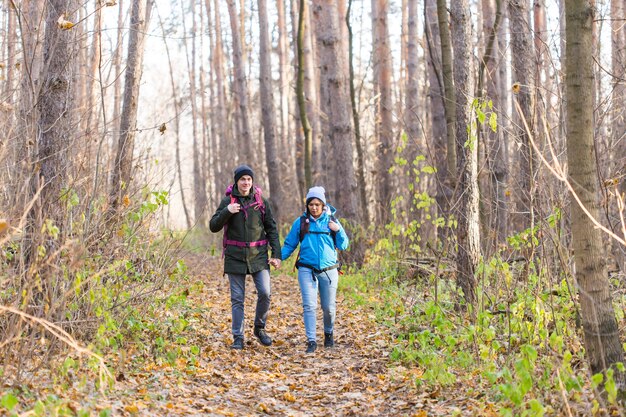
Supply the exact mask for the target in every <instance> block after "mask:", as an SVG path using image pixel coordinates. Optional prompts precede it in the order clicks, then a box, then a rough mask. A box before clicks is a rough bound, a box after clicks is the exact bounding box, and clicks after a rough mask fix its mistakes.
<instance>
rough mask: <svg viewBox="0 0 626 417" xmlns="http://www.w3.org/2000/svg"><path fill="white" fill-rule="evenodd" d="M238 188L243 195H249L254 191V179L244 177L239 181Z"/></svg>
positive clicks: (248, 176)
mask: <svg viewBox="0 0 626 417" xmlns="http://www.w3.org/2000/svg"><path fill="white" fill-rule="evenodd" d="M237 188H238V189H239V192H240V193H241V194H242V195H248V193H250V190H251V189H252V177H251V176H250V175H242V176H241V178H239V179H238V180H237Z"/></svg>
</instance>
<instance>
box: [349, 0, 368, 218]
mask: <svg viewBox="0 0 626 417" xmlns="http://www.w3.org/2000/svg"><path fill="white" fill-rule="evenodd" d="M351 10H352V0H349V1H348V10H347V12H346V26H347V28H348V67H349V69H350V104H351V107H352V121H353V124H354V144H355V146H356V160H357V167H356V170H357V176H358V180H359V184H365V151H364V149H363V138H362V137H361V121H360V117H359V109H358V103H357V100H356V87H355V85H354V83H355V79H354V59H353V57H354V51H353V40H354V35H353V33H352V25H350V12H351ZM359 202H360V203H361V207H362V208H363V220H365V221H368V220H369V219H370V213H369V210H368V207H369V204H367V192H366V190H365V187H359Z"/></svg>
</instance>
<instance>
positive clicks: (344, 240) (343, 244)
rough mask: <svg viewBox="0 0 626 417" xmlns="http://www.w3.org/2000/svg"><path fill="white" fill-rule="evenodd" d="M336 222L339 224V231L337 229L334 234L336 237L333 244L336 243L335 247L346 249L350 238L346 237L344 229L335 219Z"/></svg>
mask: <svg viewBox="0 0 626 417" xmlns="http://www.w3.org/2000/svg"><path fill="white" fill-rule="evenodd" d="M336 223H337V224H338V225H339V231H337V235H336V236H335V237H336V242H335V244H336V245H337V249H339V250H346V249H348V245H349V244H350V239H349V238H348V234H347V233H346V229H344V228H343V226H342V225H341V224H340V223H339V221H336Z"/></svg>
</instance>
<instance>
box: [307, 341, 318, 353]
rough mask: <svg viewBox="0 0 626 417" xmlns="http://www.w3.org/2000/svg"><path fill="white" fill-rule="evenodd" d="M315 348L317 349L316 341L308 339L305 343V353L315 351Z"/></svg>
mask: <svg viewBox="0 0 626 417" xmlns="http://www.w3.org/2000/svg"><path fill="white" fill-rule="evenodd" d="M315 349H317V343H316V342H314V341H313V340H309V342H308V343H307V344H306V352H305V353H315Z"/></svg>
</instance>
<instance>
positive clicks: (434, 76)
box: [424, 0, 452, 237]
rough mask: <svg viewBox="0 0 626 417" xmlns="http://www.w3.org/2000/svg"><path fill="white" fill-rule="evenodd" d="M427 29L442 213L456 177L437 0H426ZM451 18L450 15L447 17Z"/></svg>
mask: <svg viewBox="0 0 626 417" xmlns="http://www.w3.org/2000/svg"><path fill="white" fill-rule="evenodd" d="M424 21H425V22H426V23H425V25H424V31H425V32H426V39H427V42H428V81H429V82H428V84H429V85H428V88H429V90H428V91H429V93H428V98H429V104H430V122H431V135H430V136H431V138H432V142H433V150H434V151H433V152H432V154H430V157H431V160H432V161H433V162H432V163H433V164H434V165H435V167H436V168H437V173H436V182H437V192H436V197H435V199H436V201H437V210H438V215H439V216H445V215H447V213H448V211H449V207H450V199H451V198H452V190H451V189H450V184H451V183H452V180H450V179H449V178H448V176H449V175H450V172H449V171H448V165H447V161H446V143H447V142H446V141H447V138H448V135H447V132H446V111H445V107H444V81H443V76H442V73H441V70H442V65H441V57H440V55H439V54H440V52H441V42H440V37H439V22H438V19H437V0H426V1H425V2H424ZM446 21H447V19H446ZM437 233H440V234H441V235H440V237H442V235H445V233H446V229H445V228H444V229H441V228H440V229H439V230H438V231H437Z"/></svg>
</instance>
